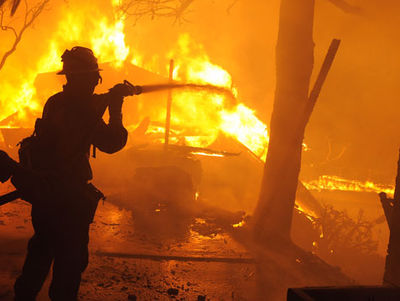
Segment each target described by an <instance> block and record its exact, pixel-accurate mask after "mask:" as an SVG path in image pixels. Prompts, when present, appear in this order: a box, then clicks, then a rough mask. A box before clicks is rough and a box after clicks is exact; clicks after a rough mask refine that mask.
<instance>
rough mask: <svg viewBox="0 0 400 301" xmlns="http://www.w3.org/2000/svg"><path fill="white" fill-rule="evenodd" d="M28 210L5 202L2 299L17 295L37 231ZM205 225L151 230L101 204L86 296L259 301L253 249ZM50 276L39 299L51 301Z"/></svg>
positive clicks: (0, 211) (0, 229) (0, 238)
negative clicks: (27, 252)
mask: <svg viewBox="0 0 400 301" xmlns="http://www.w3.org/2000/svg"><path fill="white" fill-rule="evenodd" d="M2 192H4V191H2ZM29 213H30V205H29V204H27V203H25V202H23V201H14V202H13V203H10V204H7V205H4V206H2V207H0V245H1V248H0V266H1V269H0V300H12V296H13V293H12V286H13V282H14V280H15V278H16V277H17V275H18V274H19V273H20V270H21V267H22V264H23V260H24V256H25V250H26V244H27V241H28V239H29V237H30V236H31V235H32V227H31V224H30V216H29ZM202 224H203V225H204V222H203V221H201V220H196V221H195V222H194V223H192V224H191V225H189V227H188V228H187V231H178V232H179V233H178V234H179V235H177V232H176V231H172V232H173V233H171V235H168V231H164V232H163V235H162V236H160V235H157V234H156V232H154V235H153V234H152V233H151V232H150V233H147V232H146V233H145V232H144V231H141V230H140V229H135V223H134V220H133V218H132V214H131V211H128V210H124V209H120V208H118V207H116V206H115V205H113V204H111V203H108V202H106V203H104V204H102V203H101V204H100V205H99V208H98V211H97V215H96V218H95V221H94V223H93V224H92V226H91V233H90V237H91V242H90V252H91V255H90V263H89V266H88V268H87V270H86V271H85V272H84V274H83V279H82V285H81V289H80V300H113V301H115V300H170V299H176V300H255V299H254V298H255V297H254V295H253V293H254V291H255V286H256V279H255V272H256V268H255V265H254V263H252V262H251V260H247V258H249V257H250V255H249V254H248V253H247V252H246V251H245V249H244V248H243V247H241V246H240V245H239V244H238V243H236V242H235V241H234V240H233V239H232V238H231V237H230V236H229V235H228V234H226V233H223V232H220V233H217V234H216V233H209V234H208V235H201V234H199V233H198V232H196V231H195V230H194V229H196V227H197V228H198V227H200V228H201V225H202ZM196 225H197V226H196ZM156 226H157V225H156ZM200 232H201V231H200ZM211 232H212V231H211ZM203 234H204V233H203ZM199 260H201V261H199ZM236 260H238V262H237V261H236ZM50 278H51V275H50V276H49V277H48V279H47V280H46V283H45V286H44V287H43V289H42V291H41V293H40V296H39V298H38V300H39V301H42V300H49V299H48V297H47V290H48V287H49V282H50ZM135 297H136V299H135Z"/></svg>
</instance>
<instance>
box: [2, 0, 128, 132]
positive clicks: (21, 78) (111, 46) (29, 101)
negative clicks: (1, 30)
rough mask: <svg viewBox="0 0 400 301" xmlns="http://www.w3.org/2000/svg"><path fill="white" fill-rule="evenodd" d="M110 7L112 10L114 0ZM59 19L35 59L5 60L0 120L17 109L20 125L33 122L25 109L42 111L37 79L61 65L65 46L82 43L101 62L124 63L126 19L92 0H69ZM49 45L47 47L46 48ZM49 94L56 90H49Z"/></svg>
mask: <svg viewBox="0 0 400 301" xmlns="http://www.w3.org/2000/svg"><path fill="white" fill-rule="evenodd" d="M109 5H110V11H111V12H112V11H113V6H112V3H110V4H109ZM60 7H61V8H60V11H58V13H59V19H60V21H59V22H58V23H56V24H54V31H53V32H52V34H51V36H50V37H49V38H48V39H47V40H43V41H42V40H41V41H40V46H41V47H40V48H41V49H45V51H44V52H43V53H42V54H41V56H40V57H39V59H37V60H36V63H32V64H25V62H26V60H20V61H21V62H22V64H23V65H22V66H19V67H18V66H13V65H12V64H11V62H10V63H9V64H8V63H6V65H5V67H4V69H2V70H1V71H0V74H1V75H3V74H4V75H5V74H7V77H5V78H3V77H1V78H0V81H1V82H2V88H1V89H0V106H1V108H2V110H1V112H0V121H1V120H3V119H5V118H7V117H8V116H10V115H11V114H13V113H15V112H18V118H17V120H18V126H24V125H25V126H27V125H28V124H29V125H30V126H31V122H32V120H30V119H28V118H26V114H25V112H26V111H30V112H34V113H36V115H39V113H40V110H41V108H42V106H43V101H44V100H43V99H38V98H37V96H36V89H35V86H34V82H35V79H36V76H37V75H38V74H40V73H45V72H54V71H57V70H60V69H61V68H62V64H61V61H60V56H61V54H62V53H63V52H64V50H65V49H68V48H71V47H72V46H76V45H82V46H86V47H89V48H91V49H93V51H94V53H95V55H96V56H97V57H98V58H99V60H100V62H112V64H113V65H114V66H115V67H119V66H121V65H122V64H123V62H124V61H125V60H126V58H127V57H128V55H129V52H130V48H129V47H128V46H127V45H126V44H125V34H124V23H123V21H122V20H121V19H117V18H116V16H115V15H114V14H112V13H111V16H108V17H107V16H105V15H104V13H103V12H101V11H97V12H96V11H95V10H94V9H93V5H92V3H85V2H79V3H68V5H64V6H60ZM46 49H47V50H46ZM15 65H16V63H15ZM47 92H48V94H49V95H51V94H53V93H55V92H57V91H47Z"/></svg>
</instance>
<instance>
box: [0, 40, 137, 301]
mask: <svg viewBox="0 0 400 301" xmlns="http://www.w3.org/2000/svg"><path fill="white" fill-rule="evenodd" d="M62 62H63V69H62V71H60V72H59V73H58V74H63V75H65V76H66V80H67V81H66V84H65V85H64V86H63V90H62V92H60V93H57V94H55V95H53V96H51V97H50V98H49V99H48V101H47V102H46V104H45V106H44V109H43V115H42V118H40V119H38V120H37V121H36V124H35V132H34V135H32V136H31V137H28V138H26V139H24V140H23V141H22V142H21V146H20V150H19V155H20V162H19V163H18V164H17V163H16V162H15V161H13V160H12V159H10V158H9V157H8V156H7V155H6V154H5V153H0V161H1V162H2V164H3V165H4V166H7V167H8V168H7V170H5V171H4V172H3V175H1V176H2V180H6V179H7V178H8V177H9V176H10V175H11V174H12V175H13V177H12V182H13V184H14V186H16V187H17V189H18V190H19V191H20V192H21V194H22V196H23V198H24V199H25V200H27V201H29V202H30V203H32V212H31V215H32V224H33V228H34V231H35V232H34V235H33V237H32V238H31V239H30V241H29V243H28V252H27V256H26V259H25V263H24V266H23V270H22V274H21V275H20V276H19V277H18V278H17V280H16V282H15V286H14V290H15V300H24V301H27V300H35V298H36V296H37V294H38V293H39V291H40V289H41V287H42V285H43V282H44V281H45V279H46V276H47V275H48V273H49V270H50V266H51V264H52V263H53V278H52V281H51V285H50V290H49V296H50V299H51V300H57V301H58V300H68V301H71V300H77V295H78V290H79V286H80V282H81V274H82V272H83V271H84V270H85V269H86V267H87V265H88V242H89V226H90V224H91V222H92V220H93V217H94V214H95V211H96V208H97V203H98V201H99V199H100V198H101V197H103V195H102V193H101V192H100V191H99V190H97V189H96V188H95V187H94V186H93V185H92V184H90V182H89V181H90V180H91V179H92V171H91V167H90V164H89V157H90V156H89V153H90V148H91V146H93V147H95V148H97V149H99V150H100V151H103V152H106V153H109V154H111V153H114V152H117V151H119V150H121V149H122V148H123V147H124V146H125V144H126V141H127V136H128V133H127V130H126V129H125V128H124V126H123V123H122V114H121V109H122V104H123V99H124V97H125V96H128V95H133V94H135V91H134V87H132V86H130V85H127V84H117V85H115V86H114V87H113V88H111V89H110V90H109V92H108V93H105V94H93V93H94V89H95V87H96V86H97V85H98V83H99V82H100V81H101V76H100V71H101V70H100V69H99V66H98V63H97V59H96V57H95V56H94V54H93V52H92V51H91V50H90V49H88V48H85V47H79V46H77V47H73V48H72V49H71V50H66V51H65V52H64V54H63V55H62ZM107 109H108V111H109V122H108V123H105V122H104V120H103V118H102V116H103V114H104V112H105V110H107ZM1 162H0V163H1ZM24 171H25V172H24Z"/></svg>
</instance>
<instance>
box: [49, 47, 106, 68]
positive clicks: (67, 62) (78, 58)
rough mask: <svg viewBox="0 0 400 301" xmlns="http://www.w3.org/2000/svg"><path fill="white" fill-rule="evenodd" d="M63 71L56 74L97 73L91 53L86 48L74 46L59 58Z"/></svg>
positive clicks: (94, 59) (95, 61)
mask: <svg viewBox="0 0 400 301" xmlns="http://www.w3.org/2000/svg"><path fill="white" fill-rule="evenodd" d="M61 60H62V62H63V69H62V70H61V71H59V72H57V74H77V73H91V72H99V71H101V69H99V65H98V63H97V58H96V57H95V56H94V54H93V51H92V50H91V49H89V48H86V47H81V46H75V47H73V48H72V49H71V50H68V49H67V50H65V51H64V53H63V55H62V56H61Z"/></svg>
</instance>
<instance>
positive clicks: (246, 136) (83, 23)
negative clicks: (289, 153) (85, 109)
mask: <svg viewBox="0 0 400 301" xmlns="http://www.w3.org/2000/svg"><path fill="white" fill-rule="evenodd" d="M103 2H104V3H105V5H107V7H103V8H102V10H99V9H97V10H96V9H95V7H96V6H94V5H93V3H91V2H79V3H75V2H71V3H69V2H68V3H65V4H64V5H60V8H59V11H57V18H56V20H57V23H55V24H54V26H52V31H51V34H50V35H49V36H48V37H46V39H44V40H41V41H40V43H38V44H40V49H41V50H40V53H39V57H38V59H36V60H32V62H31V61H29V63H26V60H20V62H14V61H13V62H12V63H11V61H10V63H7V64H6V66H5V67H4V69H3V70H1V71H0V82H1V83H2V85H1V89H0V106H1V108H2V110H1V111H0V121H1V120H3V119H5V118H7V117H8V116H10V115H11V114H14V113H15V112H17V117H16V118H15V119H13V121H10V123H9V124H6V125H4V126H3V127H18V126H20V127H21V126H32V123H33V120H32V118H30V117H32V114H31V113H32V112H33V113H35V114H37V115H39V113H40V111H41V108H42V107H43V102H44V99H39V98H38V96H37V95H36V94H37V93H36V92H37V91H36V89H35V86H34V82H35V79H36V76H37V75H38V74H39V73H44V72H54V71H57V70H60V69H61V68H62V64H61V61H60V55H61V54H62V53H63V51H64V50H65V49H69V48H71V47H72V46H75V45H82V46H86V47H90V48H91V49H93V51H94V53H95V55H96V56H97V57H98V59H99V62H100V63H104V62H111V64H112V66H113V67H114V68H120V67H121V66H123V65H124V64H126V63H132V64H135V65H138V66H139V67H142V68H145V69H147V70H149V71H151V72H154V73H158V74H161V75H164V76H166V75H167V74H168V66H169V64H168V62H169V60H170V59H171V58H173V59H174V61H175V68H174V70H173V77H174V79H175V80H178V81H183V82H189V83H198V84H212V85H216V86H220V87H224V88H227V89H230V90H231V91H232V92H233V94H234V95H235V96H236V97H237V98H238V99H237V100H236V102H235V101H232V100H231V99H227V98H226V97H225V96H224V95H218V94H213V93H210V92H205V91H202V92H199V91H195V92H193V91H182V92H174V93H173V110H172V120H171V126H172V129H173V131H174V133H175V136H174V137H171V138H170V139H171V140H170V141H171V143H184V144H187V145H190V146H197V147H208V146H209V145H210V144H212V143H213V142H214V141H215V140H216V139H217V137H218V136H219V134H220V133H224V134H225V135H227V136H229V137H232V138H234V139H235V140H237V141H239V142H241V143H242V144H243V145H244V146H245V147H247V148H248V149H249V150H250V151H251V152H252V153H254V154H255V155H256V156H257V157H259V158H260V159H261V160H264V161H265V158H266V155H267V148H268V142H269V136H268V130H267V126H266V124H265V123H264V122H262V121H261V120H260V119H259V118H258V117H257V113H256V112H255V111H254V110H252V109H250V108H249V107H247V106H246V105H245V104H244V103H242V102H240V97H239V92H238V90H237V88H236V87H235V86H234V83H233V80H232V77H231V75H230V74H229V72H228V71H226V70H225V69H224V68H222V67H221V66H218V65H217V64H216V63H215V62H212V60H211V59H210V58H209V56H208V55H207V53H206V51H205V49H204V47H203V46H202V45H201V44H199V43H197V42H196V41H194V40H193V39H192V38H191V37H190V35H189V34H181V35H180V36H179V37H178V40H177V42H176V46H175V47H173V49H169V50H167V51H165V53H159V54H157V55H153V56H152V57H150V58H148V57H146V56H145V55H144V53H141V52H140V51H138V50H137V49H135V48H136V47H134V45H132V44H131V45H128V44H127V43H126V36H125V23H124V19H123V18H121V16H119V15H117V14H116V13H115V11H114V7H116V6H118V5H119V1H118V0H111V1H108V2H107V1H103ZM18 64H21V65H20V66H18ZM5 75H6V76H5ZM55 92H57V91H50V90H49V91H46V93H48V95H51V94H52V93H55ZM151 118H152V121H157V122H164V120H165V111H164V110H163V109H157V110H155V113H154V116H151ZM134 126H135V125H128V128H134ZM177 128H191V129H196V131H195V134H191V135H186V134H184V132H183V131H180V130H177ZM163 130H164V129H163V128H162V127H159V128H157V129H156V128H155V127H153V129H152V131H153V132H154V135H155V136H156V134H158V136H159V137H158V140H159V142H162V141H163V135H162V134H163ZM178 137H183V138H182V139H180V138H178ZM2 140H3V137H2V135H0V141H2ZM307 149H309V148H308V146H307V145H305V144H303V150H305V151H306V150H307ZM304 184H305V186H306V187H307V188H308V189H309V190H343V191H367V192H382V191H383V192H386V193H388V194H390V195H393V187H392V186H389V185H382V184H375V183H373V182H369V181H366V182H361V181H356V180H347V179H344V178H340V177H335V176H327V175H325V176H321V177H320V178H319V179H318V180H315V181H310V182H308V183H304ZM298 209H299V210H301V211H303V212H304V213H305V214H307V215H308V216H315V214H314V213H313V212H307V211H305V209H304V208H301V207H299V208H298Z"/></svg>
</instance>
